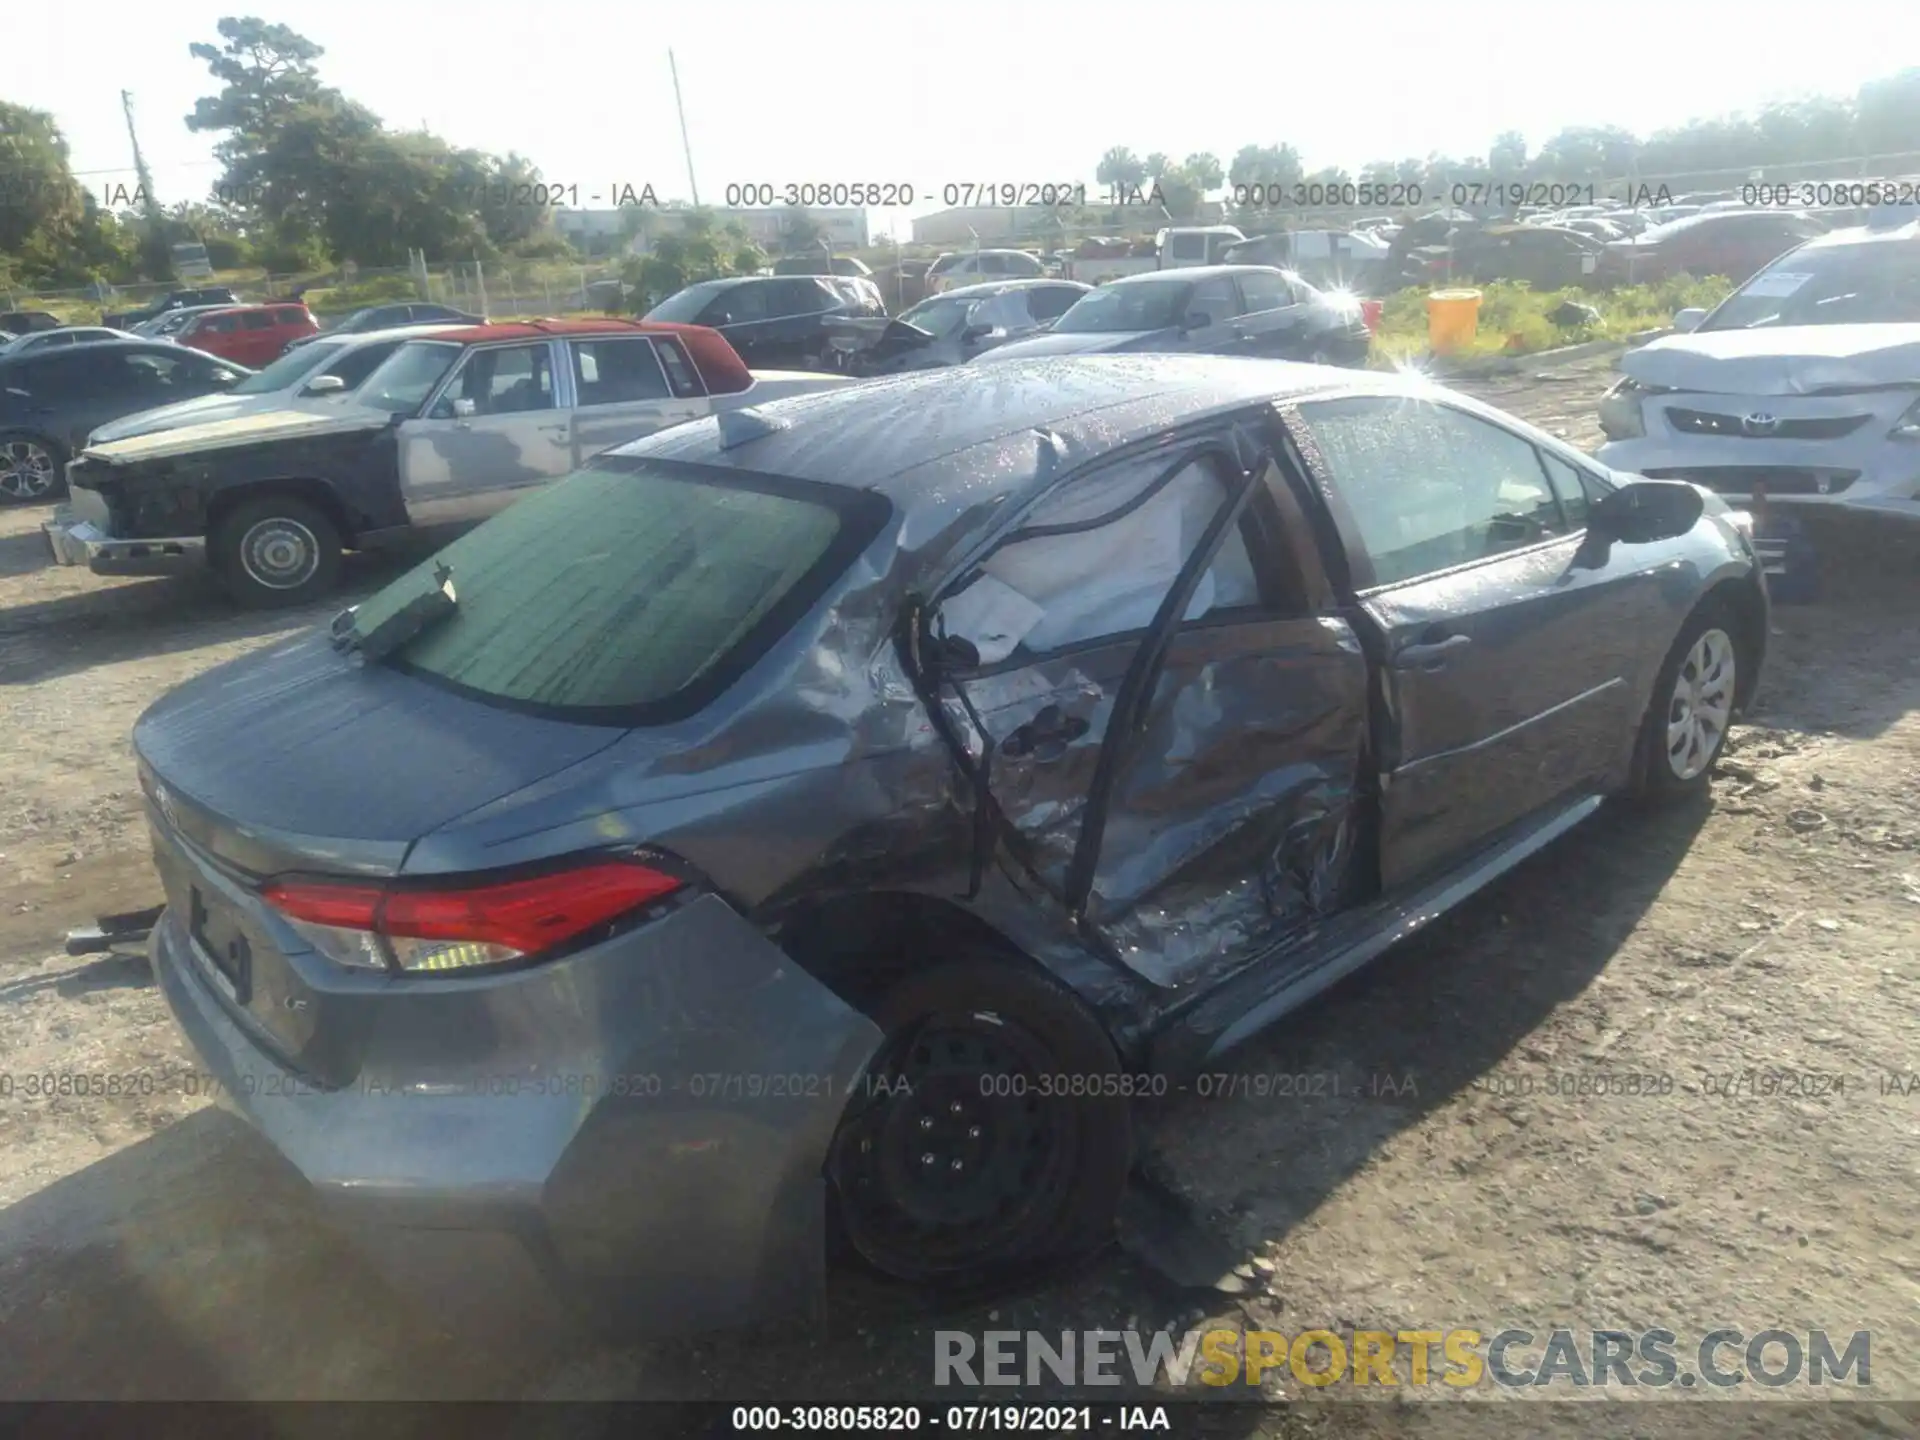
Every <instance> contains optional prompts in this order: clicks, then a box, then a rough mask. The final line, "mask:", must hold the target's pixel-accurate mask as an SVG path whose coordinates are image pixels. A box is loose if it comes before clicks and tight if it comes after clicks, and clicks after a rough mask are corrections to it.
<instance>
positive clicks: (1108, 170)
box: [1093, 145, 1147, 190]
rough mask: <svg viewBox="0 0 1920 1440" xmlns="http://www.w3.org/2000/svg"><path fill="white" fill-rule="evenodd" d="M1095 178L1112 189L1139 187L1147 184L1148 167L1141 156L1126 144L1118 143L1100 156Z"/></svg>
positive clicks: (1094, 174)
mask: <svg viewBox="0 0 1920 1440" xmlns="http://www.w3.org/2000/svg"><path fill="white" fill-rule="evenodd" d="M1093 178H1094V179H1096V180H1098V181H1099V182H1100V183H1101V184H1102V185H1105V186H1108V187H1109V188H1111V189H1126V190H1132V189H1137V188H1138V187H1139V186H1142V185H1144V184H1146V181H1147V167H1146V163H1145V162H1144V161H1143V160H1141V158H1140V157H1139V156H1138V155H1136V154H1134V153H1133V151H1131V150H1129V149H1127V147H1126V146H1124V145H1116V146H1114V147H1113V148H1112V149H1111V150H1109V151H1107V153H1106V154H1104V155H1102V156H1101V157H1100V164H1099V166H1098V167H1097V168H1096V169H1095V170H1094V172H1093Z"/></svg>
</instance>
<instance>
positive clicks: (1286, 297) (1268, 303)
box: [1240, 270, 1293, 315]
mask: <svg viewBox="0 0 1920 1440" xmlns="http://www.w3.org/2000/svg"><path fill="white" fill-rule="evenodd" d="M1240 294H1241V295H1242V296H1243V297H1245V299H1246V302H1247V313H1248V314H1249V315H1258V314H1260V313H1261V312H1262V311H1266V310H1280V309H1284V308H1285V307H1286V306H1288V305H1291V304H1292V303H1293V291H1292V290H1291V289H1290V288H1289V287H1288V285H1287V282H1286V280H1285V279H1284V278H1282V277H1281V275H1280V273H1279V272H1278V271H1274V272H1272V273H1270V274H1263V273H1261V272H1260V271H1258V270H1249V271H1247V272H1246V273H1245V274H1243V275H1241V276H1240Z"/></svg>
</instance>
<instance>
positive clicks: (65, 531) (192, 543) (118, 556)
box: [40, 506, 207, 575]
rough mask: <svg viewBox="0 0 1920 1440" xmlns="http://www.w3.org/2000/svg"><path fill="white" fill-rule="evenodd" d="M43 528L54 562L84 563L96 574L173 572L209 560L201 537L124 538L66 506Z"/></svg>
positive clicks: (44, 523)
mask: <svg viewBox="0 0 1920 1440" xmlns="http://www.w3.org/2000/svg"><path fill="white" fill-rule="evenodd" d="M40 528H41V532H42V533H43V534H45V536H46V537H47V548H48V549H50V550H51V551H52V552H53V559H54V563H55V564H58V565H85V566H86V567H87V568H88V569H90V570H92V571H93V573H94V574H96V575H174V574H179V573H181V572H183V571H190V570H197V569H199V568H200V567H201V566H203V565H205V564H206V562H207V542H206V540H205V538H204V537H202V536H199V535H182V536H176V537H173V538H170V539H154V540H122V539H120V538H118V537H117V536H113V535H109V534H107V532H106V531H104V530H102V529H101V528H100V527H99V526H98V525H95V524H94V523H93V522H92V521H89V520H76V519H75V518H73V515H72V513H71V511H69V510H68V509H67V508H66V507H65V506H62V507H61V508H60V509H58V510H56V511H55V512H54V515H53V518H52V519H51V520H47V521H45V522H43V523H42V525H41V527H40Z"/></svg>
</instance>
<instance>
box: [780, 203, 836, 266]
mask: <svg viewBox="0 0 1920 1440" xmlns="http://www.w3.org/2000/svg"><path fill="white" fill-rule="evenodd" d="M826 235H827V227H826V226H824V225H822V224H821V223H820V222H819V220H817V219H815V218H814V215H813V212H812V211H810V210H808V209H807V207H806V206H804V205H790V206H788V207H787V208H786V210H785V211H783V212H782V213H781V216H780V243H781V245H782V247H783V248H784V249H785V250H786V252H787V254H789V255H797V254H799V253H800V252H801V251H803V250H817V249H818V248H819V247H820V242H821V241H822V240H824V239H826Z"/></svg>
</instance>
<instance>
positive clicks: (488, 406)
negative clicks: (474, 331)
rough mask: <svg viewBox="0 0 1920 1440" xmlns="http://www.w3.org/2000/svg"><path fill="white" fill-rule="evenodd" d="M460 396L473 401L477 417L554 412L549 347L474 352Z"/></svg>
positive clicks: (510, 346)
mask: <svg viewBox="0 0 1920 1440" xmlns="http://www.w3.org/2000/svg"><path fill="white" fill-rule="evenodd" d="M457 393H458V394H459V396H460V397H461V398H462V399H465V400H471V401H473V406H474V413H475V414H476V415H515V414H520V413H523V412H525V411H529V410H550V409H552V408H553V375H552V373H551V365H550V360H549V356H548V351H547V347H546V345H544V344H539V345H509V346H506V347H503V348H502V349H499V350H476V351H474V352H473V355H472V358H471V359H469V360H468V362H467V368H466V369H465V370H464V371H462V372H461V375H460V380H459V383H458V389H457Z"/></svg>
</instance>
